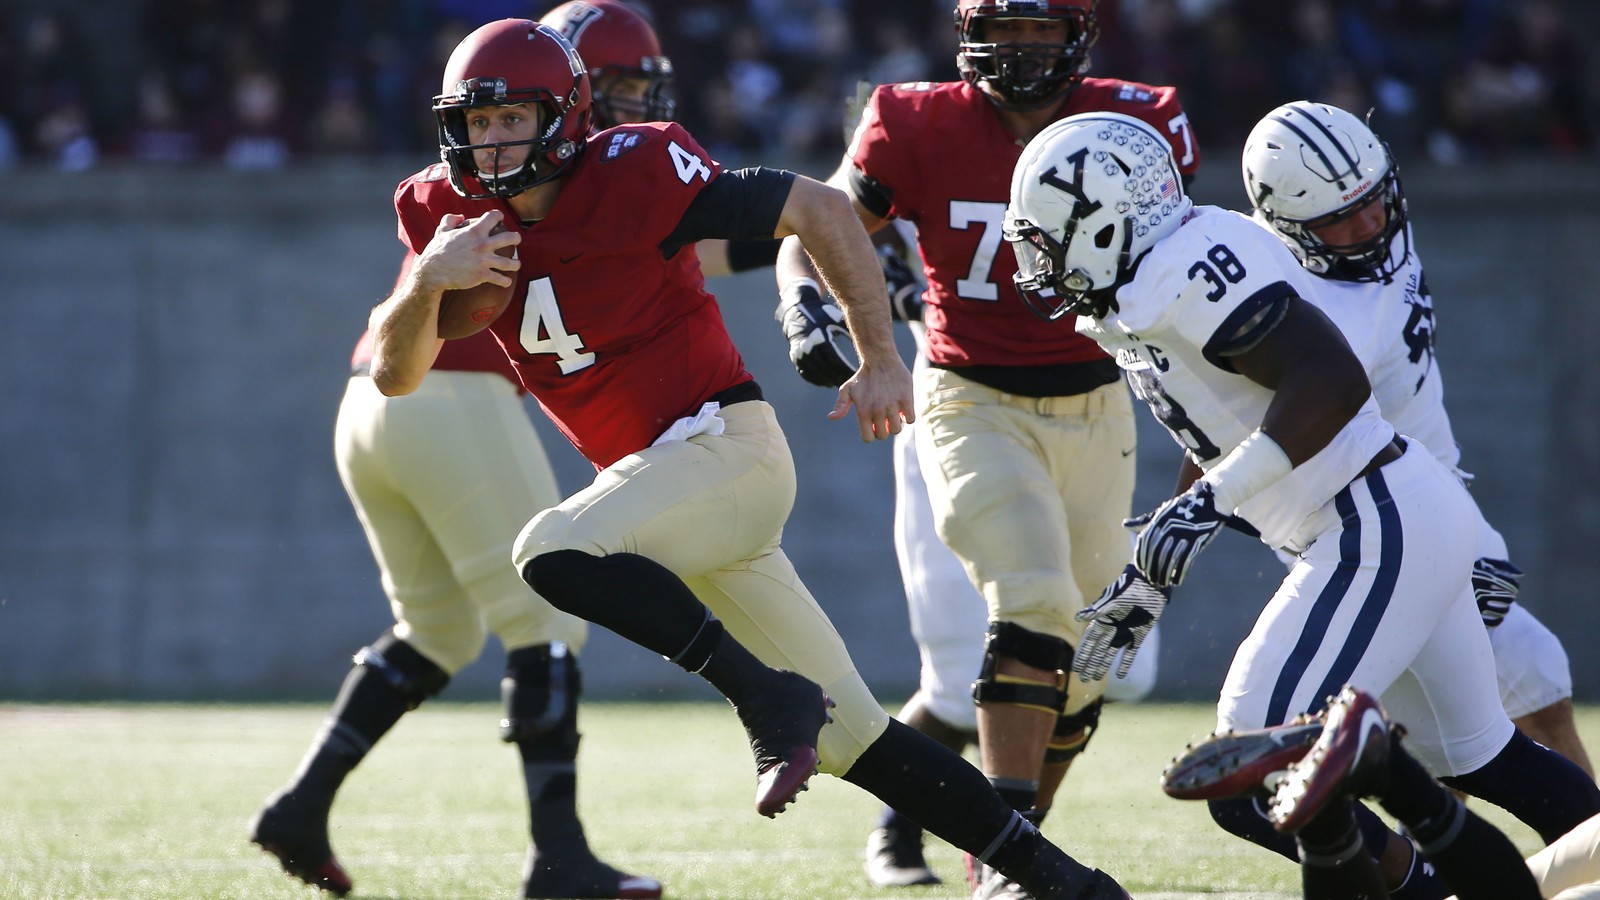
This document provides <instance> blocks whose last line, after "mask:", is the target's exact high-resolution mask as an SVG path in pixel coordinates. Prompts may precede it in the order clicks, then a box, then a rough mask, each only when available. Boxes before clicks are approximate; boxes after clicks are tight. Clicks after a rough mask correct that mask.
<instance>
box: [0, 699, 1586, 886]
mask: <svg viewBox="0 0 1600 900" xmlns="http://www.w3.org/2000/svg"><path fill="white" fill-rule="evenodd" d="M323 714H324V708H323V707H320V706H281V705H280V706H267V705H263V706H204V705H189V706H164V705H163V706H146V705H109V706H105V705H94V706H89V705H84V706H78V705H68V706H45V705H37V706H35V705H9V706H0V897H6V898H90V897H93V898H157V897H175V898H275V897H283V898H302V900H307V898H312V897H314V896H317V894H316V892H314V891H312V890H311V889H310V888H307V887H305V886H303V885H301V884H300V883H299V882H297V881H291V880H290V879H288V878H287V877H285V876H284V875H282V874H281V872H280V870H279V869H278V867H277V865H276V862H275V861H273V860H272V859H270V858H269V857H267V856H266V855H264V854H263V853H261V852H260V851H259V850H257V849H256V848H255V847H253V846H251V845H250V844H249V843H247V841H246V839H245V823H246V820H247V819H248V818H249V816H250V814H251V813H252V812H253V811H254V809H255V807H256V805H257V804H258V803H260V802H261V800H262V799H263V798H264V797H265V796H266V795H267V794H268V793H269V792H271V791H272V790H273V789H274V788H276V787H277V786H279V785H280V784H281V783H282V782H283V781H284V780H285V779H286V778H287V777H288V776H289V774H290V773H291V772H292V771H293V769H294V768H295V766H296V765H297V764H298V762H299V759H300V755H301V753H302V752H303V751H304V748H305V745H306V743H307V741H308V740H309V738H310V737H311V735H312V733H313V732H314V731H315V730H316V728H317V726H318V724H319V722H320V720H321V717H322V715H323ZM582 715H583V719H582V728H583V731H584V735H585V736H584V746H583V752H582V754H581V756H580V765H579V778H580V780H579V798H580V803H581V805H582V811H583V816H584V819H585V821H586V823H587V825H588V829H589V837H590V841H591V843H593V845H594V846H595V849H596V850H597V851H598V852H599V853H600V855H601V856H602V857H603V858H605V859H607V860H609V861H610V862H612V863H614V864H617V865H619V866H621V867H624V868H628V869H631V870H633V871H637V872H641V873H646V874H650V875H653V876H655V877H657V878H660V879H661V881H662V882H663V883H665V884H666V885H667V895H668V896H669V897H673V898H729V900H735V898H736V900H794V898H829V900H832V898H854V897H890V896H894V897H904V898H907V900H933V898H940V900H943V898H957V897H963V896H965V893H964V891H963V890H962V887H963V882H962V879H961V859H960V854H959V853H958V852H956V851H955V850H953V849H951V848H950V847H949V846H947V845H945V844H943V843H941V842H938V841H930V853H929V856H930V862H931V863H932V864H933V866H934V868H935V870H936V871H938V872H939V873H940V874H941V875H943V876H944V877H945V880H946V884H945V885H943V886H939V887H929V888H911V889H899V890H880V889H877V888H873V887H871V886H870V885H868V884H867V882H866V880H865V879H864V877H863V876H862V873H861V850H862V846H863V843H864V840H865V836H866V833H867V831H868V830H869V829H870V828H871V827H872V824H873V822H874V821H875V819H876V816H877V811H878V805H877V802H876V801H875V800H874V799H873V798H872V797H870V796H868V795H867V794H865V793H864V792H862V791H860V790H858V789H856V788H855V787H853V786H851V785H848V784H845V783H843V782H841V781H838V780H837V779H832V778H827V777H818V778H816V779H814V780H813V781H812V787H811V790H810V791H809V792H808V793H805V794H803V795H801V799H800V802H799V803H798V804H796V805H794V806H792V807H790V809H789V811H788V812H786V813H784V814H783V815H782V816H779V817H778V819H777V820H775V821H768V820H766V819H763V818H761V817H760V816H758V815H757V814H756V813H755V811H754V808H753V805H752V802H751V797H752V793H753V790H754V774H753V766H752V763H751V760H750V756H749V751H748V748H747V746H746V745H745V742H744V736H743V732H742V731H741V730H740V729H739V726H738V724H737V722H736V720H735V719H734V716H733V715H732V714H731V712H730V711H729V710H728V709H727V707H726V706H721V705H717V704H712V703H677V704H666V703H663V704H631V703H599V702H595V703H589V704H586V705H585V706H584V708H583V714H582ZM498 716H499V710H498V708H497V707H496V706H494V705H492V704H487V703H484V704H448V703H438V704H432V705H429V706H426V707H424V708H422V709H420V710H418V711H417V712H415V713H413V714H412V715H410V716H408V717H406V718H405V719H404V720H403V721H402V722H401V723H400V725H399V727H398V728H396V729H395V731H394V732H392V733H391V734H390V735H389V736H388V737H386V738H385V739H384V741H383V742H382V743H381V744H380V745H379V746H378V747H377V749H376V750H374V752H373V753H372V755H371V756H369V757H368V758H367V761H366V762H365V763H364V764H363V765H362V766H361V767H360V768H359V769H357V770H356V772H355V774H354V775H352V776H351V778H350V780H349V782H347V784H346V786H345V790H344V791H343V792H342V793H341V795H340V797H339V802H338V803H337V804H336V805H335V807H334V810H333V819H332V838H333V843H334V847H335V849H336V850H337V851H338V853H339V855H340V858H341V859H342V861H343V862H344V864H345V866H346V868H347V869H348V870H349V871H350V873H351V875H352V877H353V878H354V879H355V882H356V891H355V894H354V896H358V897H396V898H401V897H403V898H473V897H514V896H516V894H517V892H518V888H519V886H520V877H521V876H520V872H521V865H522V857H523V853H524V850H525V849H526V842H527V834H526V830H525V829H526V819H525V811H524V808H525V805H526V801H525V799H524V797H523V791H522V786H521V780H520V774H519V770H518V764H517V758H516V753H515V751H514V749H513V748H511V747H510V746H509V745H505V744H502V743H501V742H500V741H499V739H498V736H497V734H496V730H495V729H496V721H497V719H498ZM1579 721H1580V729H1581V731H1582V733H1583V735H1584V737H1585V739H1586V741H1587V742H1588V743H1589V746H1591V747H1594V746H1600V709H1596V708H1593V707H1590V708H1585V709H1583V710H1581V711H1580V720H1579ZM1211 722H1212V719H1211V710H1210V708H1209V707H1206V706H1200V705H1193V706H1175V705H1138V706H1123V707H1113V708H1112V709H1110V710H1108V712H1107V716H1106V721H1105V723H1104V725H1105V727H1104V728H1103V729H1102V732H1101V734H1100V735H1099V736H1098V737H1097V738H1096V740H1095V743H1094V746H1093V747H1092V749H1091V751H1090V752H1089V753H1088V754H1087V755H1086V756H1085V758H1084V759H1082V760H1080V761H1079V763H1078V764H1077V767H1076V768H1075V769H1074V771H1073V773H1072V775H1071V777H1070V778H1069V779H1068V781H1067V784H1066V787H1064V788H1063V790H1062V793H1061V796H1060V798H1059V799H1058V802H1057V804H1056V807H1055V811H1054V812H1053V813H1052V815H1051V818H1050V819H1049V820H1048V821H1047V822H1046V824H1045V831H1046V833H1047V834H1049V835H1050V836H1051V838H1053V839H1054V840H1055V841H1056V842H1058V843H1060V844H1061V845H1062V846H1064V847H1066V848H1067V849H1068V850H1069V852H1071V853H1073V854H1074V855H1075V856H1077V857H1079V858H1080V859H1082V860H1084V861H1085V862H1088V863H1090V864H1093V865H1097V866H1100V867H1101V868H1104V869H1106V870H1107V871H1110V872H1112V873H1113V874H1115V875H1116V876H1117V877H1118V878H1119V880H1121V881H1122V883H1123V884H1124V885H1125V886H1127V887H1128V889H1129V890H1130V891H1132V892H1133V894H1134V895H1135V896H1136V897H1139V898H1141V900H1150V898H1164V900H1176V898H1189V897H1229V898H1246V897H1248V898H1259V900H1267V898H1272V900H1279V898H1284V900H1287V898H1295V897H1298V896H1299V895H1298V873H1297V871H1296V869H1295V868H1294V867H1293V866H1291V865H1289V864H1288V863H1287V862H1285V861H1284V860H1281V859H1279V858H1278V857H1275V856H1273V855H1271V854H1268V853H1266V852H1265V851H1262V850H1260V849H1257V848H1255V847H1253V846H1249V845H1245V844H1244V843H1242V842H1240V841H1238V840H1235V839H1233V838H1230V837H1228V836H1226V835H1224V834H1222V833H1221V832H1220V831H1219V830H1218V829H1217V828H1215V826H1213V825H1212V824H1211V822H1210V819H1209V818H1208V817H1207V816H1206V813H1205V810H1204V808H1203V806H1202V805H1200V804H1192V803H1180V802H1177V801H1173V800H1168V799H1166V798H1165V797H1164V796H1163V795H1162V794H1161V793H1160V791H1159V790H1158V789H1157V787H1156V776H1157V774H1158V773H1159V772H1160V770H1161V767H1162V765H1163V763H1164V762H1165V761H1166V760H1167V759H1168V757H1170V756H1171V754H1172V753H1173V752H1175V751H1176V750H1178V749H1179V748H1181V747H1182V746H1183V744H1184V743H1185V742H1186V741H1187V740H1189V739H1191V738H1194V737H1197V736H1200V735H1202V734H1204V733H1205V732H1206V731H1208V730H1209V728H1210V727H1211ZM1474 808H1475V809H1477V810H1478V811H1480V812H1483V811H1484V809H1485V807H1484V806H1483V805H1482V804H1477V805H1475V806H1474ZM1487 815H1488V816H1489V817H1490V818H1491V819H1492V820H1493V821H1495V822H1496V823H1497V824H1500V825H1502V827H1505V828H1506V829H1507V831H1508V833H1510V834H1511V836H1512V838H1513V839H1514V840H1515V841H1516V843H1517V845H1518V846H1519V847H1521V848H1523V850H1524V851H1525V852H1532V851H1533V850H1534V849H1536V848H1537V846H1538V841H1537V838H1536V837H1535V836H1534V835H1533V833H1532V832H1531V831H1529V830H1527V829H1526V828H1524V827H1522V826H1521V825H1520V824H1517V823H1515V822H1512V821H1510V820H1509V819H1508V818H1506V817H1505V816H1504V815H1503V814H1500V813H1499V811H1498V810H1490V811H1489V812H1488V813H1487Z"/></svg>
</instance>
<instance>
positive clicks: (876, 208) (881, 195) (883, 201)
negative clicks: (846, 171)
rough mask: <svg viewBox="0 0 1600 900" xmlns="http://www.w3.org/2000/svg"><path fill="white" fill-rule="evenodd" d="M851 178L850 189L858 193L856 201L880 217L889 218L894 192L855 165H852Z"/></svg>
mask: <svg viewBox="0 0 1600 900" xmlns="http://www.w3.org/2000/svg"><path fill="white" fill-rule="evenodd" d="M849 178H850V191H851V193H853V194H855V195H856V201H857V202H858V203H860V204H861V206H862V208H863V209H865V210H866V211H867V212H869V213H872V214H873V215H875V216H877V217H878V218H880V219H887V218H889V210H890V209H891V208H892V207H893V206H894V192H893V191H891V190H889V189H888V188H887V187H884V185H883V182H881V181H879V180H878V179H876V178H873V177H872V176H871V175H868V174H867V173H865V172H863V171H861V170H860V169H858V168H856V167H855V166H851V167H850V175H849Z"/></svg>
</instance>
